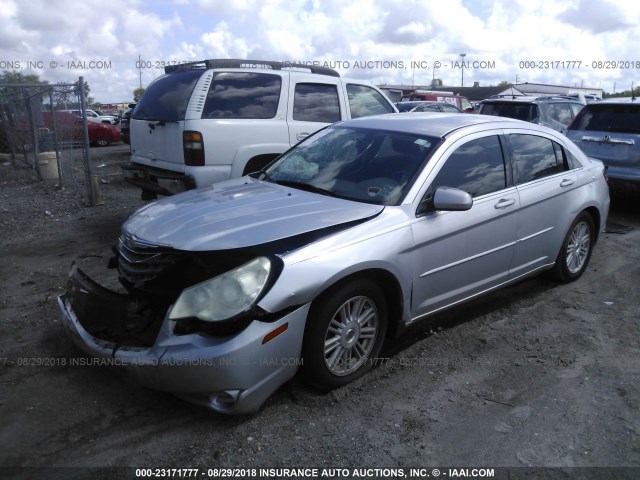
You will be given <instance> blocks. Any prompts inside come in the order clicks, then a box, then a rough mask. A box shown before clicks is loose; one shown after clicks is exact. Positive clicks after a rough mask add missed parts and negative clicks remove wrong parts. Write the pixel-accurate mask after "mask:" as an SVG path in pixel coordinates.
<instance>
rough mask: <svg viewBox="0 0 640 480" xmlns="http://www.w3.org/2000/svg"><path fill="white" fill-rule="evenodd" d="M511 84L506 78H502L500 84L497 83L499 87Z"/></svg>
mask: <svg viewBox="0 0 640 480" xmlns="http://www.w3.org/2000/svg"><path fill="white" fill-rule="evenodd" d="M509 85H511V82H507V81H506V80H502V81H501V82H500V83H499V84H498V85H496V86H497V87H508V86H509Z"/></svg>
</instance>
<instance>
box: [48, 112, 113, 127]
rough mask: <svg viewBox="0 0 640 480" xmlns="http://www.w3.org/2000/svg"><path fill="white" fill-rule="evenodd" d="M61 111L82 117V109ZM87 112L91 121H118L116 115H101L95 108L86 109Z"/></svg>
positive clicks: (111, 122)
mask: <svg viewBox="0 0 640 480" xmlns="http://www.w3.org/2000/svg"><path fill="white" fill-rule="evenodd" d="M60 111H61V112H67V113H72V114H73V115H75V116H77V117H82V110H78V109H76V110H60ZM86 112H87V120H89V121H91V122H97V123H108V124H110V125H115V124H116V123H118V122H117V120H116V117H114V116H113V115H99V114H98V112H95V111H94V110H89V109H87V110H86Z"/></svg>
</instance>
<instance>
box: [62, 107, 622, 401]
mask: <svg viewBox="0 0 640 480" xmlns="http://www.w3.org/2000/svg"><path fill="white" fill-rule="evenodd" d="M421 119H422V120H421ZM349 123H350V124H352V125H358V126H364V127H366V128H376V129H386V130H397V131H411V132H416V133H424V134H429V135H432V136H433V135H435V134H437V135H439V136H441V137H442V138H444V141H443V143H442V144H441V145H440V146H439V147H438V148H437V149H436V151H435V152H434V153H433V155H432V157H431V160H430V162H429V163H428V164H427V166H426V168H424V170H423V171H422V172H421V173H420V175H419V176H418V177H417V179H416V181H415V184H414V185H413V187H412V188H411V189H410V190H408V192H407V193H406V195H405V197H404V199H402V200H401V201H400V202H399V204H398V205H391V206H380V205H374V204H366V203H359V202H354V201H348V200H343V199H339V198H332V197H327V196H323V195H320V194H316V193H311V192H306V191H301V190H297V189H293V188H288V187H283V186H279V185H274V184H272V183H269V182H263V181H259V180H255V179H251V178H248V177H245V178H242V179H236V180H230V181H227V182H223V183H221V184H217V185H214V186H212V187H209V188H205V189H202V190H196V191H191V192H186V193H184V194H180V195H177V196H173V197H169V198H166V199H163V200H161V201H159V202H156V203H153V204H151V205H149V206H147V207H144V208H143V209H141V210H140V211H138V212H137V213H136V214H134V215H133V216H132V217H131V219H130V220H129V221H127V223H126V224H125V225H124V226H123V233H124V234H127V235H131V236H133V237H135V238H136V239H138V240H139V241H141V242H143V243H146V244H151V245H153V244H156V245H163V246H168V247H172V248H174V249H178V250H189V251H210V250H225V249H230V248H240V247H243V246H258V248H259V245H261V244H264V243H267V242H271V241H275V240H279V239H285V238H288V237H290V236H294V235H298V234H301V233H306V232H313V231H317V230H321V229H324V228H327V227H331V226H335V225H340V224H344V227H343V228H340V229H336V230H332V231H331V233H330V234H328V235H325V236H318V237H313V240H311V241H310V242H311V243H308V244H305V245H301V246H300V245H296V247H295V248H293V249H291V250H289V251H281V252H279V253H277V255H278V257H279V258H280V260H281V261H282V268H281V271H280V272H279V275H278V277H277V279H276V281H275V282H274V283H273V285H271V286H270V288H269V290H268V291H267V292H266V293H265V294H264V296H262V297H261V298H260V299H259V301H258V303H257V306H258V307H259V308H260V309H262V310H263V311H265V312H269V313H270V314H272V315H275V316H276V317H277V318H276V319H275V321H272V322H265V321H261V320H257V319H256V320H254V321H253V322H251V323H249V326H247V327H246V328H245V329H243V330H242V331H241V332H239V333H237V334H234V335H232V336H231V337H218V338H216V337H210V336H207V335H203V334H198V333H194V334H189V335H174V334H173V325H174V322H173V321H171V320H169V319H168V318H165V319H164V321H163V324H162V327H161V330H160V333H159V335H158V337H157V339H156V341H155V344H154V346H153V347H150V348H147V349H136V348H131V347H122V348H119V349H115V350H114V346H113V345H105V343H104V341H101V340H98V339H95V338H93V337H92V336H91V335H90V334H88V333H87V332H86V330H84V329H83V327H82V325H81V324H80V322H79V321H78V319H77V318H76V317H75V313H74V312H73V309H72V308H71V304H70V302H69V300H68V298H67V297H66V296H65V295H63V296H62V297H61V298H60V299H59V304H60V308H61V311H62V315H63V319H64V324H65V326H66V327H67V330H68V331H69V333H70V335H71V337H72V338H73V339H74V341H75V342H76V343H77V344H78V345H79V346H80V347H81V348H83V349H84V350H85V351H87V352H89V353H91V354H93V355H97V356H102V357H111V356H115V358H123V359H124V358H126V359H128V360H129V361H131V362H133V363H135V365H131V366H130V367H129V369H131V370H132V371H133V373H134V375H136V376H138V377H139V378H140V381H141V382H143V383H144V384H145V385H147V386H149V387H152V388H157V389H159V390H168V391H172V392H174V393H175V394H177V395H179V396H181V397H183V398H186V399H188V400H190V401H193V402H196V403H199V404H202V405H205V406H207V407H209V408H212V409H214V410H217V411H219V412H223V413H246V412H252V411H255V410H257V409H258V408H259V406H260V405H261V404H262V403H263V402H264V401H265V400H266V399H267V398H268V397H269V396H270V395H271V394H272V393H273V391H275V390H276V389H277V388H278V387H279V386H280V385H282V384H283V383H284V382H286V381H287V380H288V379H289V378H291V377H292V376H293V375H294V374H295V372H296V371H297V369H298V366H299V363H296V362H295V361H292V359H299V357H300V351H301V345H302V338H303V334H304V329H305V323H306V320H307V315H308V312H309V308H310V305H311V303H312V302H313V301H314V299H316V298H317V297H318V296H319V295H320V294H321V293H322V292H324V291H325V290H326V289H327V288H329V287H331V286H332V285H335V284H336V283H337V282H339V281H341V280H343V279H345V278H348V277H350V276H352V275H357V274H360V275H362V274H364V275H370V274H371V273H372V272H374V271H382V272H384V273H385V274H386V275H387V276H388V277H389V278H393V279H395V282H396V284H397V287H398V290H399V295H400V298H398V301H399V302H401V312H402V314H401V318H399V319H398V321H399V324H400V326H404V325H409V324H411V323H412V322H414V321H415V320H417V319H421V318H423V317H426V316H428V315H431V314H433V313H434V312H437V311H440V310H442V309H443V308H447V307H449V306H452V305H455V304H458V303H460V302H463V301H466V300H468V299H471V298H474V297H477V296H478V295H480V294H483V293H485V292H488V291H491V290H493V289H496V288H498V287H500V286H503V285H506V284H508V283H511V282H515V281H517V280H519V279H520V278H523V277H525V276H527V275H532V274H534V273H536V272H538V271H540V270H542V269H546V268H549V267H551V266H552V265H553V264H554V262H555V259H556V256H557V255H558V252H559V250H560V247H561V245H562V242H563V239H564V238H565V236H566V234H567V232H568V230H569V227H570V225H571V223H572V222H573V221H574V219H575V218H576V216H577V215H578V214H579V213H580V212H582V211H584V210H586V209H594V211H597V212H598V214H599V215H598V216H596V218H597V219H598V220H599V224H598V225H596V228H597V229H598V231H602V230H603V229H604V226H605V222H606V217H607V214H608V208H609V198H608V190H607V185H606V182H605V180H604V177H603V174H602V173H603V168H604V167H603V165H602V163H601V162H599V161H597V160H591V159H588V158H587V157H586V156H585V155H584V154H583V153H582V152H581V151H580V150H579V149H578V148H577V147H576V146H575V145H574V144H573V143H571V142H570V141H568V140H567V139H566V138H565V137H563V136H562V135H560V134H558V133H555V132H553V131H552V130H549V129H546V128H544V127H539V126H537V125H533V124H528V123H524V122H519V121H516V120H511V119H499V118H496V117H489V116H471V115H448V114H442V115H438V116H437V118H434V117H433V116H429V115H425V116H423V115H422V114H415V115H411V116H407V115H402V114H396V115H387V116H384V117H369V118H363V119H357V120H352V121H350V122H349ZM509 133H534V134H536V135H542V136H545V137H548V138H549V139H552V140H553V141H555V142H557V143H559V144H561V145H562V146H563V147H564V148H565V149H567V150H569V151H570V152H571V153H572V154H573V156H574V157H575V158H576V159H577V160H578V161H579V163H580V165H577V168H574V169H573V170H569V171H566V172H562V173H558V174H555V175H551V176H548V177H544V178H541V179H538V180H534V181H532V182H528V183H525V184H522V185H518V186H513V185H512V186H508V187H506V188H505V189H504V190H501V191H498V192H493V193H490V194H486V195H482V196H478V197H476V198H474V201H473V206H472V207H471V209H470V210H467V211H429V212H427V213H424V214H419V213H418V206H419V204H420V200H421V199H422V197H423V196H424V195H425V192H426V191H427V190H428V188H429V185H430V183H431V181H432V180H433V179H434V178H435V176H436V175H437V173H438V171H439V170H440V169H441V168H442V166H443V164H444V163H445V162H446V160H447V158H448V157H449V155H450V154H451V153H452V152H453V151H454V150H455V149H456V148H457V146H459V145H462V144H464V143H465V142H468V141H469V140H471V139H475V138H480V137H483V136H487V135H507V134H509ZM383 287H384V288H385V289H387V288H390V287H391V286H390V285H384V286H383ZM279 327H282V328H285V330H284V332H283V333H281V334H279V335H277V336H276V337H275V338H274V339H273V340H270V341H268V342H266V343H264V339H265V338H266V335H268V334H269V333H270V332H274V331H275V330H277V329H278V328H279ZM225 359H226V360H225ZM223 360H224V361H226V362H227V364H226V366H225V364H224V363H223ZM189 362H191V363H195V364H196V365H195V366H194V365H188V363H189ZM207 362H210V363H212V364H213V365H214V366H211V365H209V366H207V365H208V364H207ZM138 363H141V364H144V363H151V364H152V366H151V367H145V368H140V367H139V365H138ZM185 363H187V364H185ZM176 365H177V366H176ZM221 367H223V368H221ZM245 367H247V368H245ZM221 395H222V396H221ZM221 398H222V399H223V400H220V399H221ZM224 399H226V400H224ZM229 399H232V400H229Z"/></svg>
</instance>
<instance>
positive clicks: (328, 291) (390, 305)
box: [311, 268, 404, 338]
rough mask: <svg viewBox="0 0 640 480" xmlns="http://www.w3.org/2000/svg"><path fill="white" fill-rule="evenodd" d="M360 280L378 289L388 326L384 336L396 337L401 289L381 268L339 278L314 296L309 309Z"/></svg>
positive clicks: (399, 319) (399, 326)
mask: <svg viewBox="0 0 640 480" xmlns="http://www.w3.org/2000/svg"><path fill="white" fill-rule="evenodd" d="M361 280H368V281H372V282H373V283H375V284H376V285H377V286H378V287H380V290H381V291H382V293H383V295H384V297H385V301H386V303H387V313H388V325H387V335H386V336H387V338H392V337H394V336H396V335H397V334H398V333H399V332H400V331H401V330H402V329H401V325H402V314H403V309H404V300H403V295H402V288H401V286H400V282H399V281H398V279H397V278H396V276H395V275H394V274H393V273H391V272H390V271H388V270H384V269H382V268H369V269H366V270H359V271H357V272H353V273H350V274H349V275H347V276H345V277H342V278H340V279H339V280H338V281H336V282H334V283H332V284H331V285H329V286H327V287H326V288H325V289H324V290H322V291H321V292H320V293H319V294H318V295H316V297H315V298H314V299H313V300H312V301H311V309H313V308H314V305H318V304H320V303H322V302H323V299H326V298H327V297H328V296H330V295H332V294H333V292H335V291H336V290H338V289H340V288H341V287H342V286H344V285H346V284H347V283H350V282H354V281H361Z"/></svg>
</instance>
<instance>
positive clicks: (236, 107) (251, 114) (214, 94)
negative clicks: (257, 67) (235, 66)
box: [202, 72, 282, 119]
mask: <svg viewBox="0 0 640 480" xmlns="http://www.w3.org/2000/svg"><path fill="white" fill-rule="evenodd" d="M281 85H282V79H281V78H280V76H278V75H271V74H268V73H243V72H220V73H215V74H214V75H213V79H212V81H211V86H210V87H209V92H208V93H207V100H206V101H205V104H204V109H203V111H202V118H246V119H265V118H274V117H275V116H276V113H277V112H278V103H279V101H280V90H281Z"/></svg>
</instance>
